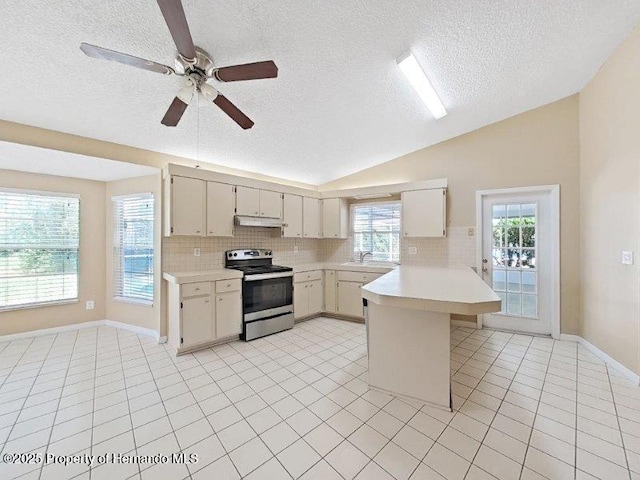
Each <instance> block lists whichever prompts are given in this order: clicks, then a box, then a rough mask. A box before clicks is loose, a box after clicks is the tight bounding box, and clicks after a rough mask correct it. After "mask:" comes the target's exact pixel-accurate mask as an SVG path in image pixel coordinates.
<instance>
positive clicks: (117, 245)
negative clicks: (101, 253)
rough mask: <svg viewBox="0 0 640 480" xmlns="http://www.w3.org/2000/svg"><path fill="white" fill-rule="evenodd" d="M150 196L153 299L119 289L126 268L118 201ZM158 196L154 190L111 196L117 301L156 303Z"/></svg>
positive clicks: (114, 281) (143, 303)
mask: <svg viewBox="0 0 640 480" xmlns="http://www.w3.org/2000/svg"><path fill="white" fill-rule="evenodd" d="M145 197H146V198H148V199H149V201H150V203H151V205H152V222H153V228H152V230H151V245H152V247H151V265H152V268H153V271H152V273H151V277H152V280H153V281H152V283H151V286H152V293H151V300H149V299H147V298H141V297H135V296H129V295H122V294H119V293H120V292H119V291H118V283H119V278H120V277H119V276H118V273H120V274H123V273H124V268H122V265H123V263H124V250H125V249H124V248H123V242H122V241H121V238H122V237H123V236H122V235H121V234H120V230H119V228H118V225H119V218H118V215H119V213H118V206H117V202H120V201H126V200H129V199H140V198H145ZM155 202H156V198H155V195H154V193H153V192H140V193H131V194H126V195H115V196H112V197H111V206H112V222H113V249H112V251H113V256H112V271H111V275H112V279H111V288H112V289H113V295H112V299H113V300H114V301H115V302H120V303H128V304H133V305H141V306H145V307H153V305H154V299H155V296H156V281H155V276H156V265H155V262H156V254H157V252H156V242H155V236H156V229H157V228H158V227H157V222H156V203H155ZM122 277H124V275H122ZM121 283H122V284H124V281H122V282H121Z"/></svg>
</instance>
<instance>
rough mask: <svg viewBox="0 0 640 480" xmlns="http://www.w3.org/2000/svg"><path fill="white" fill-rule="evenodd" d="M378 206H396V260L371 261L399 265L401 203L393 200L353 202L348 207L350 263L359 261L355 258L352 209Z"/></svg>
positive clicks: (353, 215) (400, 250)
mask: <svg viewBox="0 0 640 480" xmlns="http://www.w3.org/2000/svg"><path fill="white" fill-rule="evenodd" d="M380 205H397V206H398V211H399V222H398V258H397V260H373V261H375V262H380V263H383V262H386V263H389V264H394V265H399V264H400V259H401V256H402V201H401V200H400V199H394V200H381V201H375V200H374V201H366V202H353V203H351V204H350V205H349V240H350V241H349V257H350V258H351V261H352V262H359V261H360V259H359V258H356V256H355V254H356V252H355V250H354V248H355V228H354V221H355V214H354V209H356V208H358V207H367V206H380Z"/></svg>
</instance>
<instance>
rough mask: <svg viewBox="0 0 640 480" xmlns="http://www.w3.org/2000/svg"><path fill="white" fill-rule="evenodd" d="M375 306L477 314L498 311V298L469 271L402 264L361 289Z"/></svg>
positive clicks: (465, 269)
mask: <svg viewBox="0 0 640 480" xmlns="http://www.w3.org/2000/svg"><path fill="white" fill-rule="evenodd" d="M362 296H363V297H364V298H366V299H367V300H368V301H370V302H373V303H377V304H379V305H387V306H392V307H399V308H410V309H415V310H428V311H432V312H442V313H457V314H461V315H477V314H480V313H489V312H498V311H500V298H499V297H498V295H496V293H495V292H494V291H493V290H491V288H490V287H489V286H488V285H487V284H486V283H485V282H483V281H482V279H481V278H480V277H479V276H478V275H477V274H476V273H475V272H474V271H473V270H472V269H471V268H444V267H419V266H411V265H404V266H399V267H398V268H396V269H395V270H392V271H391V272H389V273H387V274H386V275H383V276H381V277H380V278H378V279H377V280H374V281H373V282H371V283H368V284H367V285H365V286H363V287H362Z"/></svg>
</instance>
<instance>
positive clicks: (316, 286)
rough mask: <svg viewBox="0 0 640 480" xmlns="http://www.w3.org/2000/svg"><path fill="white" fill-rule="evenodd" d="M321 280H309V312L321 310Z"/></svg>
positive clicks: (322, 297) (322, 296)
mask: <svg viewBox="0 0 640 480" xmlns="http://www.w3.org/2000/svg"><path fill="white" fill-rule="evenodd" d="M323 299H324V295H323V293H322V280H314V281H313V282H309V314H314V313H320V312H321V311H322V301H323Z"/></svg>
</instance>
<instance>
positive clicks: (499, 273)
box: [493, 270, 506, 291]
mask: <svg viewBox="0 0 640 480" xmlns="http://www.w3.org/2000/svg"><path fill="white" fill-rule="evenodd" d="M505 279H506V272H505V271H504V270H494V271H493V289H494V290H502V291H504V290H506V283H505Z"/></svg>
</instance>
